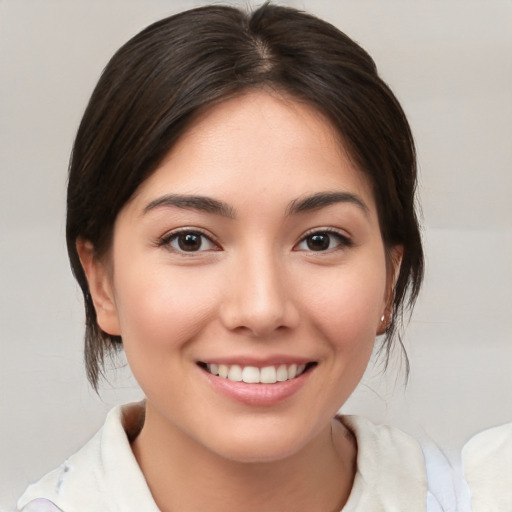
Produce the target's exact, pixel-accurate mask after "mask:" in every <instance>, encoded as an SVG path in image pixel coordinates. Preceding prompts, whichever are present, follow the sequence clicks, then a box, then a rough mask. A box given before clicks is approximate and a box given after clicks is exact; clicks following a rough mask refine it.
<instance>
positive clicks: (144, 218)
mask: <svg viewBox="0 0 512 512" xmlns="http://www.w3.org/2000/svg"><path fill="white" fill-rule="evenodd" d="M94 268H95V270H94V271H93V272H95V275H96V281H97V282H98V283H100V284H99V286H98V287H96V288H98V289H101V290H102V291H94V290H95V289H96V288H95V287H94V286H93V287H92V289H93V293H96V295H97V296H100V297H99V298H98V297H97V298H96V306H97V310H98V321H99V323H100V326H101V327H102V328H103V329H104V330H105V331H106V332H108V333H110V334H120V335H121V336H122V338H123V344H124V348H125V351H126V355H127V358H128V361H129V364H130V366H131V368H132V371H133V373H134V375H135V377H136V378H137V380H138V382H139V383H140V386H141V387H142V389H143V391H144V392H145V394H146V396H147V408H148V419H149V418H152V420H151V421H153V422H155V423H158V424H159V428H160V429H161V430H163V431H166V432H168V433H173V434H175V435H177V436H181V437H182V438H183V439H187V440H188V441H189V442H191V443H193V444H194V445H196V446H201V447H202V448H206V449H207V450H209V451H210V452H213V453H216V454H218V455H221V456H222V457H225V458H228V459H233V460H239V461H264V460H267V461H268V460H276V459H279V458H283V457H286V456H288V455H291V454H293V453H296V452H298V451H299V450H300V449H301V448H303V447H305V446H307V445H308V444H310V443H312V442H313V441H314V440H315V439H319V436H321V435H322V433H325V432H327V431H328V429H329V428H330V427H329V425H330V420H331V419H332V417H333V416H334V415H335V413H336V412H337V410H338V409H339V408H340V406H341V405H342V404H343V403H344V402H345V400H346V399H347V398H348V397H349V395H350V394H351V393H352V391H353V390H354V388H355V386H356V384H357V383H358V381H359V380H360V378H361V376H362V374H363V371H364V369H365V367H366V365H367V362H368V359H369V357H370V354H371V352H372V348H373V344H374V340H375V336H376V333H377V332H378V331H379V330H381V327H382V325H381V317H382V315H383V313H384V311H385V309H386V306H387V297H388V295H389V293H388V292H389V289H390V283H389V281H390V276H389V275H388V272H387V264H386V257H385V249H384V246H383V242H382V239H381V234H380V230H379V222H378V217H377V212H376V205H375V202H374V198H373V195H372V192H371V186H370V183H369V182H368V180H367V179H366V177H365V176H364V175H363V174H362V173H361V172H360V171H359V170H358V169H357V168H355V167H354V165H353V163H352V162H351V160H350V158H349V157H348V155H347V154H346V153H345V152H344V150H343V147H342V146H341V145H340V142H339V140H338V139H337V136H336V133H335V131H334V129H333V128H332V127H331V126H330V124H329V123H328V122H327V121H326V120H325V119H324V118H323V117H322V116H321V115H319V114H318V113H317V112H316V111H315V110H314V109H312V108H311V107H309V106H306V105H303V104H300V103H298V102H295V101H293V100H290V99H284V98H282V97H280V96H278V95H276V94H268V93H265V92H251V93H247V94H245V95H243V96H241V97H237V98H235V99H231V100H229V101H226V102H224V103H222V104H220V105H218V106H215V107H212V108H211V109H210V110H208V111H207V112H206V113H205V114H203V115H202V116H201V117H200V118H199V119H198V120H197V121H196V122H195V123H194V124H193V126H192V127H191V128H190V129H189V130H188V131H187V132H186V134H185V135H184V136H183V137H182V138H181V139H180V140H179V142H178V143H177V144H176V145H175V147H174V148H173V149H172V151H171V152H170V153H169V154H168V155H167V157H166V158H165V160H164V161H163V162H162V164H161V165H160V167H159V168H158V169H157V170H156V172H155V173H154V174H152V175H151V177H150V178H148V179H147V180H146V181H145V182H144V183H143V184H142V186H141V187H140V188H139V189H138V191H137V193H136V195H135V196H134V197H133V198H132V200H131V201H130V202H129V203H128V204H127V205H126V206H125V207H124V208H123V210H122V211H121V212H120V214H119V216H118V218H117V220H116V223H115V229H114V236H113V243H112V250H111V252H110V255H109V260H108V262H107V264H106V265H105V266H102V265H101V264H100V263H98V262H95V263H94ZM89 277H90V278H91V275H89ZM102 294H103V295H104V296H103V298H101V295H102ZM102 301H103V302H102ZM100 302H102V304H101V305H100ZM218 373H220V375H217V374H218ZM241 379H243V380H244V381H247V382H243V381H241Z"/></svg>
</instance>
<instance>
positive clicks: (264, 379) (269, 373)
mask: <svg viewBox="0 0 512 512" xmlns="http://www.w3.org/2000/svg"><path fill="white" fill-rule="evenodd" d="M198 364H199V366H200V367H201V368H203V369H204V370H206V371H207V372H208V373H210V374H212V375H215V376H216V377H220V378H222V379H227V380H230V381H232V382H245V383H247V384H276V383H279V382H286V381H288V380H292V379H295V378H297V377H299V376H300V375H302V374H303V373H305V372H307V371H308V370H309V369H310V368H312V367H313V366H316V364H317V363H315V362H311V363H308V364H300V365H297V364H281V365H277V366H264V367H263V368H258V367H256V366H241V365H237V364H232V365H227V364H214V363H198Z"/></svg>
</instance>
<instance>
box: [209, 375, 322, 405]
mask: <svg viewBox="0 0 512 512" xmlns="http://www.w3.org/2000/svg"><path fill="white" fill-rule="evenodd" d="M312 370H313V369H312V368H310V369H309V370H308V371H306V372H304V373H302V374H301V375H299V376H298V377H295V378H293V379H290V380H286V381H284V382H276V383H275V384H247V383H245V382H234V381H232V380H229V379H224V378H222V377H218V376H216V375H212V374H211V373H209V372H208V371H206V370H202V372H203V373H204V375H205V376H206V378H207V379H208V381H209V383H210V385H211V386H212V387H213V388H214V389H215V390H216V391H218V392H220V393H222V394H224V395H225V396H227V397H228V398H231V399H232V400H235V401H237V402H240V403H242V404H245V405H254V406H261V407H265V406H266V407H269V406H272V405H276V404H279V403H280V402H283V401H285V400H286V399H288V398H290V397H292V396H293V395H295V394H296V393H297V392H298V391H299V390H300V389H301V388H302V386H304V384H305V383H306V380H307V379H308V378H309V375H310V373H311V371H312Z"/></svg>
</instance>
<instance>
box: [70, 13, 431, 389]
mask: <svg viewBox="0 0 512 512" xmlns="http://www.w3.org/2000/svg"><path fill="white" fill-rule="evenodd" d="M261 87H267V88H271V89H274V90H277V91H280V92H282V93H286V94H287V95H289V96H291V97H293V98H295V99H297V100H298V101H302V102H307V103H308V104H310V105H312V106H314V107H315V108H316V109H318V111H320V112H322V113H323V114H324V115H325V116H327V118H328V119H329V120H330V121H331V122H332V123H333V125H334V127H335V128H336V129H337V130H338V132H339V134H340V136H341V139H342V140H343V142H344V144H345V145H346V147H347V149H348V151H349V153H350V155H351V157H352V158H353V159H354V161H355V162H356V164H357V165H358V166H359V168H360V169H361V171H362V172H364V173H365V174H366V175H367V176H368V177H369V179H370V182H371V183H372V185H373V190H374V194H375V199H376V203H377V208H378V213H379V219H380V228H381V233H382V237H383V240H384V244H385V246H386V247H387V248H388V249H389V248H391V247H392V246H393V245H396V244H401V245H402V246H403V250H404V252H403V260H402V264H401V267H400V272H399V275H398V278H397V282H396V287H395V291H394V302H393V315H392V319H391V322H390V324H389V325H388V328H387V331H386V339H385V343H384V345H383V347H384V348H385V350H386V352H387V354H388V356H389V350H390V347H391V341H392V338H393V335H394V333H395V331H396V328H397V323H398V324H400V323H401V322H402V316H403V312H404V308H408V307H409V308H412V306H413V304H414V301H415V299H416V297H417V294H418V292H419V288H420V285H421V281H422V277H423V251H422V245H421V238H420V233H419V226H418V221H417V216H416V212H415V203H414V201H415V199H414V197H415V188H416V160H415V149H414V142H413V139H412V135H411V132H410V129H409V125H408V123H407V119H406V117H405V115H404V113H403V111H402V108H401V107H400V105H399V103H398V101H397V100H396V98H395V96H394V95H393V93H392V92H391V91H390V89H389V88H388V87H387V85H386V84H385V83H384V82H383V81H382V80H381V79H380V77H379V76H378V74H377V70H376V66H375V63H374V62H373V60H372V58H371V57H370V56H369V55H368V54H367V53H366V52H365V51H364V50H363V49H362V48H361V47H360V46H359V45H357V44H356V43H355V42H354V41H352V40H351V39H350V38H349V37H347V36H346V35H345V34H343V33H342V32H340V31H339V30H338V29H336V28H335V27H334V26H332V25H330V24H329V23H326V22H324V21H322V20H320V19H318V18H316V17H314V16H311V15H309V14H306V13H304V12H301V11H298V10H295V9H291V8H287V7H280V6H275V5H269V4H265V5H263V6H262V7H260V8H258V9H257V10H255V11H254V12H252V13H246V12H244V11H241V10H239V9H237V8H233V7H227V6H218V5H216V6H207V7H201V8H197V9H193V10H189V11H185V12H182V13H180V14H177V15H175V16H171V17H169V18H166V19H163V20H161V21H158V22H156V23H154V24H153V25H150V26H149V27H147V28H146V29H145V30H143V31H142V32H140V33H139V34H138V35H136V36H135V37H133V38H132V39H131V40H130V41H128V42H127V43H126V44H125V45H124V46H122V47H121V48H120V49H119V50H118V51H117V53H116V54H115V55H114V56H113V57H112V59H111V60H110V62H109V63H108V65H107V67H106V68H105V70H104V71H103V74H102V76H101V78H100V80H99V82H98V84H97V86H96V88H95V90H94V92H93V94H92V97H91V99H90V101H89V104H88V106H87V109H86V111H85V114H84V116H83V119H82V122H81V124H80V127H79V130H78V133H77V136H76V140H75V144H74V148H73V153H72V157H71V162H70V168H69V185H68V197H67V228H66V237H67V246H68V252H69V258H70V261H71V267H72V269H73V273H74V275H75V277H76V279H77V281H78V283H79V285H80V287H81V289H82V291H83V294H84V298H85V311H86V332H85V361H86V367H87V375H88V378H89V380H90V382H91V384H92V385H93V387H94V388H97V385H98V378H99V376H100V375H101V374H102V372H103V362H104V357H105V355H106V354H107V353H108V352H110V351H111V349H114V348H117V347H120V346H121V339H120V338H119V337H118V336H110V335H108V334H107V333H105V332H103V331H102V330H101V329H100V328H99V326H98V324H97V321H96V312H95V310H94V306H93V303H92V300H91V296H90V294H89V289H88V285H87V280H86V277H85V274H84V270H83V268H82V266H81V264H80V261H79V258H78V253H77V249H76V241H77V239H78V238H82V239H85V240H88V241H90V242H91V243H92V244H93V246H94V248H95V254H96V256H97V257H101V256H102V255H104V254H105V252H106V251H107V250H108V249H109V247H110V244H111V240H112V232H113V226H114V222H115V220H116V217H117V215H118V213H119V211H120V210H121V208H122V207H123V206H124V205H125V204H126V202H127V201H128V200H129V199H130V198H131V197H132V195H133V194H134V192H135V191H136V190H137V187H138V186H139V185H140V184H141V183H142V182H143V181H144V180H145V179H146V178H147V177H148V176H149V175H150V174H151V173H152V172H153V171H154V170H155V168H156V167H157V165H158V164H159V162H160V161H161V160H162V159H163V157H164V156H165V155H166V154H167V153H168V151H169V150H170V149H171V147H172V146H173V144H175V142H176V141H177V140H178V138H179V137H180V136H181V135H182V134H183V132H184V131H185V130H186V129H187V126H188V124H189V123H190V121H191V120H192V118H193V117H194V116H197V115H198V113H199V112H200V111H201V110H203V109H204V108H206V107H207V106H210V105H212V104H215V103H219V102H221V101H223V100H225V99H227V98H229V97H233V96H235V95H237V94H241V93H243V92H245V91H247V90H248V89H251V88H261ZM400 343H401V342H400Z"/></svg>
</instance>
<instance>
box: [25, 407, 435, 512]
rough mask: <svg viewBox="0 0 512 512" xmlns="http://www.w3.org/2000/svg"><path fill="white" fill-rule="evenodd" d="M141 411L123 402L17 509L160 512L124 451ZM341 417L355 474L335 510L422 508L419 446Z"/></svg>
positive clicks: (30, 490) (409, 511) (396, 511)
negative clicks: (351, 443) (353, 447)
mask: <svg viewBox="0 0 512 512" xmlns="http://www.w3.org/2000/svg"><path fill="white" fill-rule="evenodd" d="M143 407H144V406H143V404H130V405H126V406H122V407H121V406H119V407H116V408H114V409H113V410H112V411H110V413H109V414H108V416H107V419H106V422H105V425H104V426H103V427H102V429H101V430H100V431H99V432H98V433H97V434H96V435H95V436H94V437H93V438H92V439H91V440H90V441H89V442H88V443H87V444H86V445H85V446H84V447H83V448H82V449H81V450H80V451H78V452H77V453H76V454H75V455H73V456H71V457H70V458H69V459H68V460H67V461H66V462H64V463H63V464H62V465H61V466H60V467H58V468H57V469H55V470H54V471H52V472H50V473H48V474H47V475H46V476H44V477H43V478H42V479H41V480H40V481H39V482H37V483H35V484H33V485H31V486H30V487H29V488H28V489H27V490H26V491H25V493H24V494H23V496H22V497H21V498H20V499H19V501H18V509H19V510H22V511H23V512H54V511H58V510H59V509H61V510H62V511H64V512H159V509H158V507H157V506H156V504H155V502H154V500H153V498H152V496H151V492H150V490H149V488H148V486H147V483H146V480H145V479H144V475H143V474H142V471H141V469H140V467H139V466H138V464H137V461H136V460H135V457H134V455H133V452H132V449H131V446H130V438H132V439H133V437H134V436H135V435H136V433H137V432H138V429H139V428H140V425H141V423H142V421H141V418H142V417H143V414H144V409H143ZM340 420H341V421H342V422H343V424H344V425H345V426H346V427H347V428H348V429H350V430H351V431H352V432H353V433H354V435H355V438H356V441H357V447H358V450H357V473H356V475H355V479H354V484H353V487H352V491H351V493H350V496H349V499H348V501H347V503H346V505H345V507H343V511H342V512H355V511H358V512H392V511H393V512H399V511H404V512H405V511H407V512H423V511H425V510H426V503H427V497H426V496H427V478H426V472H425V463H424V458H423V454H422V451H421V448H420V447H419V445H418V444H417V443H416V442H415V441H414V440H413V439H412V438H411V437H409V436H408V435H406V434H404V433H403V432H401V431H399V430H397V429H395V428H393V427H388V426H377V425H374V424H373V423H371V422H370V421H368V420H367V419H365V418H362V417H358V416H342V417H341V418H340ZM34 500H35V501H34ZM47 500H49V501H47ZM56 507H58V508H56Z"/></svg>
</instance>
